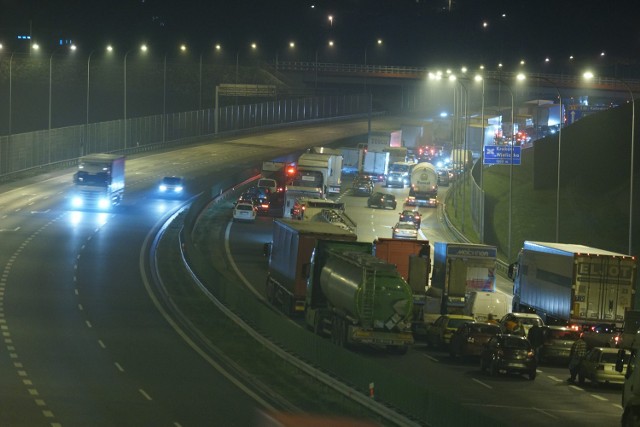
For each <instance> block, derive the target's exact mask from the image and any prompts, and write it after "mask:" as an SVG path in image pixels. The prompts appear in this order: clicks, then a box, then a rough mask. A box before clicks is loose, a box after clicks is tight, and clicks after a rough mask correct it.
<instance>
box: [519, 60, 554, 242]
mask: <svg viewBox="0 0 640 427" xmlns="http://www.w3.org/2000/svg"><path fill="white" fill-rule="evenodd" d="M535 78H536V79H540V80H542V81H545V82H547V83H549V84H550V85H551V86H552V87H553V88H554V89H555V91H556V94H557V95H558V101H559V102H560V120H559V123H558V166H557V168H558V176H557V180H556V243H558V242H559V241H560V167H561V165H562V158H561V155H562V125H563V124H564V110H563V105H562V95H561V94H560V90H559V89H558V87H557V86H556V84H555V83H554V82H553V81H551V80H549V79H548V78H546V77H541V76H537V77H535ZM516 79H517V80H518V81H524V80H525V79H526V76H525V75H524V74H523V73H519V74H518V75H517V76H516Z"/></svg>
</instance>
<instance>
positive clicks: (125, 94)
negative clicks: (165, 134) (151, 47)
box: [123, 44, 147, 150]
mask: <svg viewBox="0 0 640 427" xmlns="http://www.w3.org/2000/svg"><path fill="white" fill-rule="evenodd" d="M132 50H133V49H129V50H128V51H127V52H126V53H125V54H124V123H123V128H124V149H125V150H126V149H127V56H128V55H129V53H131V51H132ZM140 51H142V52H146V51H147V45H144V44H143V45H142V46H140Z"/></svg>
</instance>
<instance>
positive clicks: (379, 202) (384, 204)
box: [367, 193, 398, 209]
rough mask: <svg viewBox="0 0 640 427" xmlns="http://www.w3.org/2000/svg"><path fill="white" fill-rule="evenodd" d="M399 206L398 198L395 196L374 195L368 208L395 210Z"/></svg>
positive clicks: (368, 203) (368, 201) (369, 201)
mask: <svg viewBox="0 0 640 427" xmlns="http://www.w3.org/2000/svg"><path fill="white" fill-rule="evenodd" d="M397 205H398V204H397V203H396V196H394V195H393V194H385V193H373V194H372V195H371V196H369V200H367V207H370V208H381V209H386V208H391V209H395V208H396V206H397Z"/></svg>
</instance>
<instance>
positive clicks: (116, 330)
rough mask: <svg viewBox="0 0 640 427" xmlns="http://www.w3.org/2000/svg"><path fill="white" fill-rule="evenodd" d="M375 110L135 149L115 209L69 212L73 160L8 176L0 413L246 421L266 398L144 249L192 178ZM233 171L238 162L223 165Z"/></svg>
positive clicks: (1, 194)
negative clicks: (163, 185) (218, 362)
mask: <svg viewBox="0 0 640 427" xmlns="http://www.w3.org/2000/svg"><path fill="white" fill-rule="evenodd" d="M363 132H366V122H360V123H358V124H355V125H354V124H349V123H340V124H337V125H333V126H331V127H330V128H327V129H322V128H321V127H309V128H297V129H296V130H295V131H277V132H270V133H268V134H261V135H259V136H252V137H243V138H242V139H238V138H236V139H234V140H226V141H220V142H218V143H217V144H215V145H212V146H201V147H191V148H189V149H185V150H178V151H172V152H166V153H158V154H152V155H148V156H144V157H132V158H129V159H128V160H127V168H126V170H127V190H126V194H125V200H124V203H123V205H122V206H120V207H118V209H116V210H115V211H114V212H113V213H109V214H103V213H95V212H73V211H68V210H67V204H66V196H67V194H68V192H69V190H70V187H71V184H70V183H71V173H72V171H69V170H68V171H62V172H61V173H58V174H52V175H51V176H43V177H40V179H38V180H36V181H37V182H33V183H27V184H25V185H22V186H3V187H2V188H0V271H2V275H1V276H0V328H1V331H2V334H3V341H2V343H1V344H0V375H2V378H3V381H1V382H0V425H11V426H38V425H56V426H58V425H79V426H80V425H92V426H102V425H104V426H110V425H123V426H124V425H132V426H140V425H175V426H179V425H184V426H187V425H211V424H214V423H215V424H220V425H249V424H251V421H252V420H253V416H254V415H253V410H254V409H253V408H256V407H260V406H261V404H260V402H256V401H255V400H254V399H253V398H251V397H249V396H248V395H247V394H246V393H244V392H243V391H241V390H240V389H239V388H238V387H237V386H236V385H234V384H231V383H230V382H229V381H228V380H227V379H226V378H225V377H223V376H222V375H220V374H219V373H218V372H217V371H216V370H214V369H213V368H212V367H211V365H210V364H208V362H207V361H206V360H204V359H203V358H202V357H200V356H199V355H197V354H196V352H195V351H194V349H193V348H191V347H190V346H189V345H187V343H186V342H185V340H184V339H183V337H182V336H180V335H179V334H178V333H176V331H175V330H174V329H172V328H171V327H170V325H169V324H168V323H167V321H166V319H165V318H164V317H163V316H162V313H160V312H159V311H158V308H157V307H156V306H155V305H154V304H153V303H152V301H151V299H150V298H151V297H150V295H149V294H148V292H147V289H146V283H145V282H144V280H143V279H144V278H143V276H142V275H141V266H140V256H141V255H140V251H141V247H142V244H143V242H144V240H145V239H146V238H147V236H148V233H149V232H151V231H152V229H153V227H154V226H155V225H156V224H158V222H159V221H161V220H162V219H163V218H164V217H165V215H166V214H167V213H168V212H170V211H171V210H172V209H174V208H176V207H177V206H178V205H179V204H180V201H179V200H164V199H158V198H157V197H156V194H155V192H154V188H155V186H156V184H157V182H158V181H159V179H160V178H161V177H162V176H163V175H173V174H175V175H185V176H187V188H188V189H191V190H193V191H199V190H200V189H207V188H209V185H210V183H211V182H212V179H213V178H212V177H213V176H215V174H216V173H218V174H220V173H224V170H225V169H227V170H237V169H238V168H239V167H243V165H248V164H253V163H255V162H258V160H262V159H269V158H272V156H273V155H278V154H279V153H281V154H285V153H288V152H291V151H292V150H296V149H299V148H300V147H303V146H310V145H322V144H324V143H326V142H327V141H332V140H335V139H338V138H341V137H344V136H347V135H350V134H362V133H363ZM227 173H228V172H227Z"/></svg>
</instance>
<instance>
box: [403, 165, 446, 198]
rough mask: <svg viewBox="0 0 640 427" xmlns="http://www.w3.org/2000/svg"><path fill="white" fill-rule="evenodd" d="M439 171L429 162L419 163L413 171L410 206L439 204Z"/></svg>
mask: <svg viewBox="0 0 640 427" xmlns="http://www.w3.org/2000/svg"><path fill="white" fill-rule="evenodd" d="M437 196H438V172H437V171H436V168H435V166H433V165H432V164H431V163H428V162H422V163H418V164H417V165H416V166H415V167H414V168H413V170H412V171H411V187H410V188H409V197H408V198H407V201H406V202H405V204H406V205H408V206H430V207H435V206H437V203H438V202H437V198H436V197H437Z"/></svg>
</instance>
